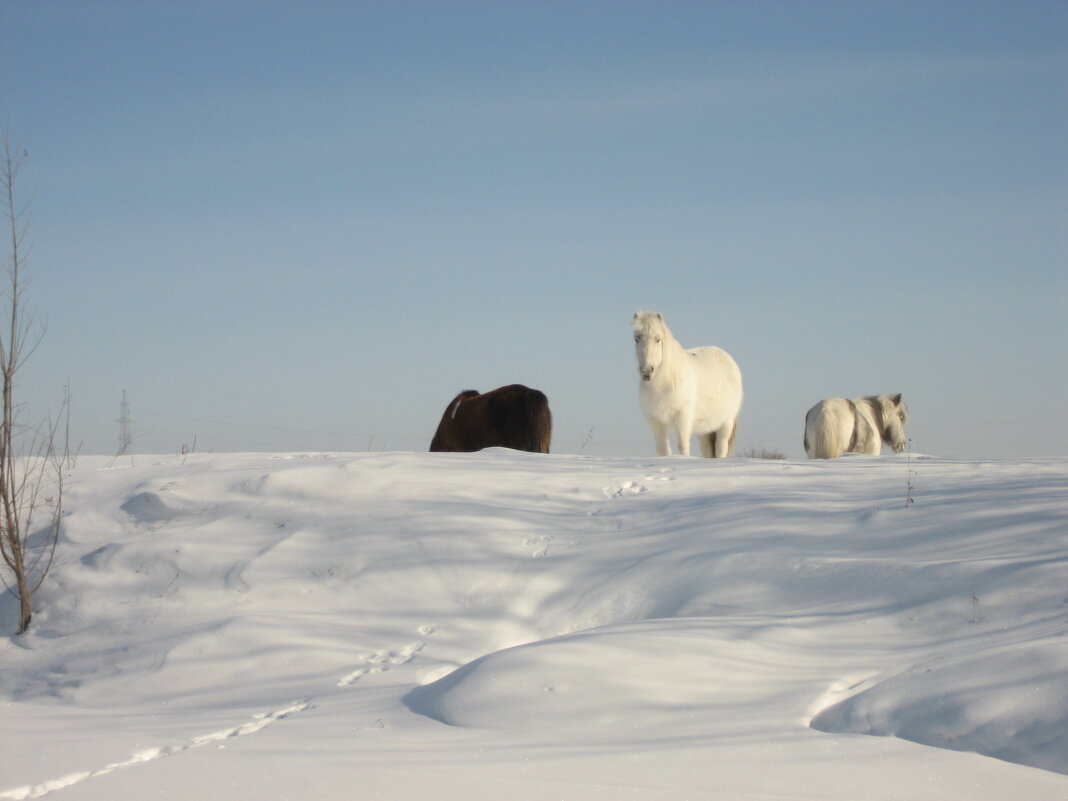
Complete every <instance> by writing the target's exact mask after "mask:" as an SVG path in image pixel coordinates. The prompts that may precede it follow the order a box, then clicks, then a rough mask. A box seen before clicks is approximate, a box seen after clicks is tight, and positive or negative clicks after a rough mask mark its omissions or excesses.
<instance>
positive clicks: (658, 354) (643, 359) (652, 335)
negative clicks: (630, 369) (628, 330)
mask: <svg viewBox="0 0 1068 801" xmlns="http://www.w3.org/2000/svg"><path fill="white" fill-rule="evenodd" d="M642 322H643V323H645V324H638V321H635V326H634V351H635V353H636V354H637V356H638V375H640V376H641V377H642V381H652V380H653V375H654V374H655V373H656V371H657V369H658V368H659V367H660V365H661V364H662V363H663V361H664V332H663V331H661V330H660V329H659V328H657V327H656V326H652V325H649V324H648V320H644V321H642Z"/></svg>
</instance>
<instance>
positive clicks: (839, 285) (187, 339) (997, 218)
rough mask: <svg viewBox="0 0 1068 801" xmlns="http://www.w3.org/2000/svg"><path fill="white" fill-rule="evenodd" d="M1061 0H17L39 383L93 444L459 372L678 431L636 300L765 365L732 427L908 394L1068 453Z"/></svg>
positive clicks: (423, 409)
mask: <svg viewBox="0 0 1068 801" xmlns="http://www.w3.org/2000/svg"><path fill="white" fill-rule="evenodd" d="M1066 87H1068V4H1065V3H1063V2H1019V3H1016V2H1013V3H1010V2H1001V3H985V2H976V1H974V0H967V2H941V3H940V2H931V1H930V0H926V1H925V2H917V3H907V2H896V1H895V2H885V3H877V2H838V3H817V2H793V1H791V2H781V3H778V2H775V3H773V2H729V3H728V2H707V3H683V2H680V3H671V2H655V3H654V2H645V3H642V2H586V3H569V2H499V3H490V2H482V3H472V2H455V3H446V2H436V3H426V2H380V3H372V2H365V3H341V2H337V3H316V2H301V3H296V2H292V3H281V2H243V3H238V2H181V3H179V2H172V3H164V2H127V3H117V2H93V3H85V2H49V1H48V0H35V2H29V0H0V126H3V127H6V129H7V130H8V131H9V134H10V137H11V139H12V140H13V141H14V142H15V143H17V144H21V145H22V146H23V147H25V148H26V149H27V150H28V151H29V153H30V156H31V160H30V161H29V162H28V164H27V165H26V167H25V168H24V171H23V173H22V176H21V179H20V185H19V187H18V189H19V190H20V191H21V193H22V198H23V200H24V201H26V202H27V203H28V204H29V206H30V209H31V213H32V225H31V228H30V231H29V234H28V240H29V241H30V242H31V243H32V245H33V251H32V253H31V254H30V262H29V269H30V270H31V273H32V276H33V285H32V286H31V290H30V294H29V296H28V298H27V305H28V310H29V311H30V312H31V313H32V314H33V315H34V316H35V317H37V318H38V319H40V320H42V321H43V322H45V323H46V324H47V332H46V335H45V338H44V340H43V341H42V343H41V346H40V348H39V349H38V350H37V352H36V353H35V354H34V356H33V360H32V362H31V363H30V365H29V366H28V367H27V370H26V373H25V374H24V376H23V384H22V386H21V387H20V391H21V393H22V394H21V398H22V400H23V401H25V402H26V404H27V413H28V414H32V413H36V411H37V410H40V409H42V408H44V407H47V406H49V405H53V406H54V405H55V403H56V401H57V400H58V399H59V397H60V396H61V394H62V387H63V384H64V382H65V381H66V380H68V379H69V380H70V383H71V386H72V392H73V396H74V404H73V416H72V428H73V437H74V439H75V440H76V444H77V443H80V444H81V448H82V451H83V452H85V453H110V452H114V450H115V449H116V447H117V442H118V424H117V422H116V419H117V418H118V416H119V407H120V400H121V397H122V392H123V390H126V392H127V395H128V399H129V403H130V413H131V417H132V421H133V433H134V437H135V439H134V450H135V451H139V452H154V453H159V452H163V453H167V452H177V451H178V450H179V449H180V448H181V447H182V446H183V445H191V444H192V443H193V440H194V437H196V447H197V450H217V451H234V450H257V451H258V450H267V451H291V450H342V451H348V450H357V451H362V450H365V449H367V448H373V449H375V450H378V449H382V448H387V449H400V450H425V448H426V447H427V446H428V444H429V441H430V437H431V435H432V434H433V430H434V427H435V425H436V423H437V420H438V418H439V416H440V414H441V412H442V410H443V409H444V407H445V405H446V404H447V403H448V401H449V399H450V398H451V397H452V396H453V395H454V394H455V393H456V392H458V391H459V390H461V389H465V388H475V389H480V390H488V389H491V388H493V387H495V386H499V385H502V384H507V383H513V382H520V383H526V384H529V385H530V386H534V387H537V388H539V389H542V390H543V391H544V392H546V394H547V395H548V396H549V400H550V404H551V406H552V409H553V413H554V417H555V421H556V427H555V436H554V441H553V450H554V451H557V452H572V453H573V452H578V451H579V450H581V451H582V452H583V453H587V454H602V455H642V454H649V455H651V454H653V453H654V449H653V442H652V437H651V435H650V434H649V432H648V430H647V428H646V425H645V423H644V421H643V420H642V417H641V413H640V411H639V407H638V402H637V381H638V379H637V374H636V370H635V362H634V355H633V349H632V345H631V336H630V331H629V323H630V318H631V315H632V314H633V312H634V311H636V310H638V309H649V310H659V311H662V312H663V313H664V315H665V316H666V318H667V321H668V324H669V325H670V326H671V328H672V329H673V331H674V332H675V334H676V335H677V336H678V338H679V339H680V340H681V341H682V342H683V344H685V345H687V346H695V345H705V344H716V345H720V346H721V347H724V348H726V349H727V350H728V351H730V352H731V353H732V354H733V355H734V356H735V358H736V359H737V361H738V362H739V364H740V365H741V367H742V372H743V375H744V378H745V383H746V402H745V405H744V407H743V411H742V420H741V426H740V430H739V441H738V444H739V447H740V449H741V450H745V449H747V448H757V449H759V448H769V449H774V450H780V451H783V452H785V453H786V454H787V455H788V456H791V457H797V456H800V455H802V449H801V435H802V430H803V420H804V414H805V411H806V410H807V409H808V407H809V406H811V405H812V404H813V403H815V402H816V401H817V400H819V399H820V398H822V397H827V396H834V395H845V396H855V395H861V394H870V393H878V392H891V391H893V392H898V391H900V392H904V393H905V397H906V399H907V401H908V402H909V404H910V406H911V408H912V415H913V425H912V426H911V428H910V431H909V433H910V434H911V436H912V440H913V449H914V450H915V451H916V452H920V453H929V454H935V455H942V456H950V457H982V456H1043V455H1064V454H1065V453H1066V452H1068V416H1066V412H1068V369H1066V367H1065V357H1064V353H1065V348H1066V344H1068V322H1066V316H1068V315H1066V311H1068V269H1066V267H1068V225H1066V224H1065V220H1066V219H1068V147H1066V145H1065V142H1066V141H1068V89H1066Z"/></svg>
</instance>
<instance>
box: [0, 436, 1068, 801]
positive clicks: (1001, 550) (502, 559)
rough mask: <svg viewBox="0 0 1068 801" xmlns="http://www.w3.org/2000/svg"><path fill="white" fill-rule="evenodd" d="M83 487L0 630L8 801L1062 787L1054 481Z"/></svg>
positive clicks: (1060, 521) (288, 469)
mask: <svg viewBox="0 0 1068 801" xmlns="http://www.w3.org/2000/svg"><path fill="white" fill-rule="evenodd" d="M910 484H911V489H910V488H909V487H910ZM69 486H70V487H71V490H70V492H69V497H68V499H67V509H68V515H67V517H66V518H65V521H64V528H63V533H62V541H61V544H60V548H59V551H58V553H57V562H56V566H55V568H54V569H53V571H52V573H51V574H50V575H49V578H48V581H47V582H46V583H45V585H44V586H43V587H42V589H41V590H40V592H39V594H38V596H37V602H38V608H37V612H36V614H35V618H34V625H33V627H32V628H31V630H30V632H28V633H27V634H26V635H23V636H21V637H18V638H10V639H8V640H4V641H0V663H2V664H3V665H4V669H3V670H2V671H0V694H2V695H0V698H2V701H0V703H2V707H0V709H2V711H3V718H4V726H3V727H0V799H3V798H6V799H23V798H39V797H44V796H50V797H52V796H54V797H55V798H56V799H63V800H64V801H67V799H72V800H74V801H77V799H89V798H102V797H107V798H110V799H115V801H133V799H137V800H138V801H141V799H143V798H146V797H152V798H164V799H188V798H194V797H196V798H213V797H225V798H226V799H227V801H235V799H244V798H248V799H253V798H255V799H257V801H271V800H272V799H283V798H289V797H295V796H297V795H301V796H302V797H308V798H342V797H351V793H352V791H353V785H352V781H353V778H352V777H353V776H358V777H359V782H360V792H361V794H366V795H369V796H374V795H378V796H380V797H385V798H402V797H409V796H411V795H413V794H416V793H418V794H422V795H424V796H426V795H429V796H432V797H435V798H443V799H454V798H455V799H465V801H466V800H467V799H480V798H485V799H491V798H492V799H499V798H501V797H509V798H516V799H520V801H523V800H524V799H543V798H544V799H548V798H554V799H556V798H564V799H585V798H589V797H591V796H592V795H596V794H598V793H601V794H605V793H609V794H610V795H611V796H612V797H613V798H618V799H624V801H625V800H626V799H669V801H670V800H672V799H683V798H687V799H688V798H699V797H709V798H731V799H766V798H801V799H804V798H820V799H832V800H833V799H847V798H848V799H853V798H865V799H900V798H909V799H944V798H963V797H967V798H969V799H980V800H981V799H1008V798H1012V799H1013V800H1014V801H1016V799H1035V800H1036V801H1037V800H1038V799H1043V801H1045V799H1050V798H1068V775H1066V774H1068V715H1066V712H1065V710H1066V709H1068V690H1066V687H1065V684H1064V681H1063V676H1064V675H1065V674H1066V671H1068V647H1066V643H1068V637H1066V636H1065V635H1066V634H1068V597H1066V596H1068V591H1066V590H1065V588H1064V581H1063V577H1064V570H1065V567H1066V564H1065V562H1066V558H1068V525H1066V523H1068V503H1066V501H1068V460H1045V461H1033V462H1018V461H1017V462H997V461H992V462H953V461H947V460H941V459H935V458H930V457H916V456H915V455H913V456H912V458H911V461H906V459H905V458H904V457H901V458H898V457H884V458H882V459H877V458H867V457H860V458H849V459H841V460H836V461H835V462H781V461H776V462H769V461H764V460H745V459H729V460H722V461H715V462H713V461H710V460H701V459H689V458H682V457H679V458H665V459H597V458H583V457H575V456H562V455H553V456H545V455H536V454H525V453H518V452H514V451H509V450H505V449H491V450H489V451H485V452H482V453H477V454H403V453H383V454H292V455H284V456H279V455H259V454H243V455H237V454H235V455H210V454H205V455H195V456H188V457H177V458H175V457H169V458H163V457H157V458H152V457H131V458H129V459H127V460H125V461H121V462H119V463H117V464H111V461H110V460H92V459H85V458H83V459H81V460H79V464H78V466H77V468H76V469H75V470H74V471H73V472H72V475H71V481H70V483H69ZM909 495H911V497H912V499H913V503H912V504H907V503H906V499H907V497H908V496H909ZM13 614H14V608H13V606H12V602H11V600H10V599H8V598H5V599H4V600H3V601H0V624H10V620H11V617H12V615H13ZM10 629H11V626H10V625H8V630H10ZM293 699H300V700H297V701H294V700H293ZM264 710H273V711H269V712H265V711H264ZM205 732H207V734H205ZM858 735H873V736H858ZM931 746H934V747H931ZM769 765H774V766H775V767H774V770H770V769H768V766H769ZM873 775H878V776H879V777H880V778H879V781H878V782H873V781H872V779H871V777H872V776H873Z"/></svg>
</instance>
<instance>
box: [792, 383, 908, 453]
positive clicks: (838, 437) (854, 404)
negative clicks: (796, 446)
mask: <svg viewBox="0 0 1068 801" xmlns="http://www.w3.org/2000/svg"><path fill="white" fill-rule="evenodd" d="M908 420H909V407H908V406H906V405H905V401H903V400H902V399H901V393H900V392H899V393H898V394H897V395H868V396H866V397H863V398H855V399H854V400H846V399H845V398H827V399H826V400H821V401H820V402H819V403H817V404H816V405H815V406H813V407H812V408H811V409H809V410H808V414H806V415H805V453H807V454H808V458H809V459H836V458H838V457H839V456H841V455H842V454H843V453H845V452H847V451H849V452H851V453H864V454H867V455H869V456H878V455H879V452H880V451H881V450H882V447H883V443H884V442H885V443H887V444H888V445H889V446H890V447H891V448H893V449H894V453H901V451H903V450H905V443H906V440H905V424H906V423H907V422H908Z"/></svg>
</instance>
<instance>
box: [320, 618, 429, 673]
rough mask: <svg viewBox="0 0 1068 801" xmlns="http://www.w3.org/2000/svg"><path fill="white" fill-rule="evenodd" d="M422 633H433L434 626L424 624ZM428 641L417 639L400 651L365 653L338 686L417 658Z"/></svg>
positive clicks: (383, 671)
mask: <svg viewBox="0 0 1068 801" xmlns="http://www.w3.org/2000/svg"><path fill="white" fill-rule="evenodd" d="M419 631H420V633H426V634H432V633H433V632H434V627H433V626H423V627H421V628H420V630H419ZM425 646H426V643H425V642H423V641H422V640H416V641H415V642H413V643H409V644H408V645H405V646H404V647H403V648H401V649H400V650H399V651H375V652H374V653H373V654H365V655H363V656H361V657H360V661H361V662H362V663H363V664H361V665H360V666H359V667H357V668H356V669H355V670H353V671H352V672H351V673H349V674H348V675H346V676H343V677H341V679H339V680H338V683H337V686H338V687H350V686H352V685H353V684H355V683H356V682H357V681H359V680H360V679H361V678H363V677H364V676H366V675H367V674H368V673H385V672H386V671H388V670H389V669H390V668H391V667H393V666H394V665H405V664H407V663H408V662H411V661H412V659H414V658H415V655H416V654H417V653H419V652H420V651H422V650H423V648H424V647H425Z"/></svg>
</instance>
